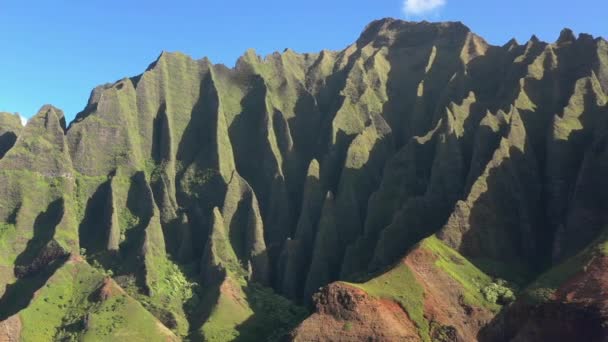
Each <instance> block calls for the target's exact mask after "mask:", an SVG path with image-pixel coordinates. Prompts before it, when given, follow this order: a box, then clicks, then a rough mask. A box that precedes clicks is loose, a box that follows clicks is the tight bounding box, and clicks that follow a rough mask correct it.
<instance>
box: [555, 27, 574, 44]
mask: <svg viewBox="0 0 608 342" xmlns="http://www.w3.org/2000/svg"><path fill="white" fill-rule="evenodd" d="M575 40H576V36H574V32H572V30H571V29H569V28H564V29H563V30H562V31H561V32H560V34H559V38H558V39H557V43H558V44H561V43H571V42H574V41H575Z"/></svg>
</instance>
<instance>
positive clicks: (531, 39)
mask: <svg viewBox="0 0 608 342" xmlns="http://www.w3.org/2000/svg"><path fill="white" fill-rule="evenodd" d="M528 43H529V44H530V43H533V44H537V43H540V39H538V37H537V36H536V35H535V34H533V35H532V36H531V37H530V39H529V40H528Z"/></svg>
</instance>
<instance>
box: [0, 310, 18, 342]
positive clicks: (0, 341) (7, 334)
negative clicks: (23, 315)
mask: <svg viewBox="0 0 608 342" xmlns="http://www.w3.org/2000/svg"><path fill="white" fill-rule="evenodd" d="M20 338H21V320H20V319H19V315H14V316H11V317H9V318H8V319H6V320H4V321H2V322H0V342H18V341H19V340H20Z"/></svg>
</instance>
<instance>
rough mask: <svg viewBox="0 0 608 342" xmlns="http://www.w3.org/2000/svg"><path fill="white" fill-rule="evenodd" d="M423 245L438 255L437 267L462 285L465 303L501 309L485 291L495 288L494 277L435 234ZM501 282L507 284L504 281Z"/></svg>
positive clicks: (496, 309)
mask: <svg viewBox="0 0 608 342" xmlns="http://www.w3.org/2000/svg"><path fill="white" fill-rule="evenodd" d="M421 246H422V247H423V248H426V249H428V250H430V251H432V252H433V255H434V256H435V257H437V260H436V261H435V265H436V266H437V267H439V268H440V269H441V270H443V271H444V272H446V273H447V274H448V275H449V276H450V277H452V279H454V280H456V281H458V282H459V283H460V284H461V285H462V287H463V290H464V293H463V294H462V295H463V299H464V301H465V303H467V304H470V305H473V306H477V307H485V308H488V309H490V310H492V311H498V310H499V309H500V306H498V305H496V300H489V299H488V298H487V297H486V295H485V294H484V293H483V291H484V289H486V288H488V291H492V289H494V287H493V286H491V285H492V284H494V283H493V279H492V277H490V276H488V275H487V274H485V273H483V272H482V271H480V270H479V269H478V268H477V267H475V265H473V264H472V263H471V262H470V261H468V260H467V259H465V258H464V257H463V256H462V255H460V254H459V253H458V252H456V251H455V250H453V249H452V248H450V247H448V246H446V245H445V244H444V243H443V242H441V241H440V240H439V239H438V238H437V237H435V236H434V235H433V236H431V237H429V238H427V239H425V240H424V241H423V242H422V243H421ZM500 283H501V284H502V285H505V283H503V282H500ZM494 285H497V284H494ZM501 288H502V286H501ZM506 290H507V289H505V291H506ZM505 296H506V294H505Z"/></svg>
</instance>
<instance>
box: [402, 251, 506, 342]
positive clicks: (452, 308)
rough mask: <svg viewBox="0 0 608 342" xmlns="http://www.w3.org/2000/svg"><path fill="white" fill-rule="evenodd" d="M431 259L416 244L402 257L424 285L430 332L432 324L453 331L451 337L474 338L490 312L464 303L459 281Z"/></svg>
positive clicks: (429, 252) (448, 332)
mask: <svg viewBox="0 0 608 342" xmlns="http://www.w3.org/2000/svg"><path fill="white" fill-rule="evenodd" d="M435 260H436V257H435V256H434V255H433V253H432V252H431V251H428V250H426V249H424V248H420V247H419V248H415V249H414V250H412V251H411V252H410V253H409V255H408V256H407V257H406V258H405V260H404V263H405V264H406V265H407V266H408V267H409V268H410V269H411V270H412V271H413V273H414V277H415V278H416V280H417V281H418V282H419V283H420V284H421V285H422V286H423V287H424V294H425V295H424V312H425V317H426V319H427V320H429V321H430V322H433V324H432V326H431V335H432V333H433V331H432V330H433V328H434V327H435V326H436V327H439V328H441V329H442V330H444V331H446V335H448V336H449V335H451V334H454V335H455V339H453V340H454V341H475V340H476V339H477V334H478V332H479V330H480V329H481V328H482V327H483V326H484V325H485V324H487V323H488V322H490V321H491V320H492V318H493V317H494V313H492V312H491V311H490V310H488V309H485V308H478V307H474V306H470V305H467V304H466V303H464V301H463V293H464V292H463V289H462V286H461V285H460V283H458V282H457V281H456V280H454V279H452V278H451V277H450V276H449V275H447V274H446V273H445V272H443V271H442V270H441V269H439V268H437V267H436V266H435ZM450 328H452V329H450ZM454 329H455V331H454Z"/></svg>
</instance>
